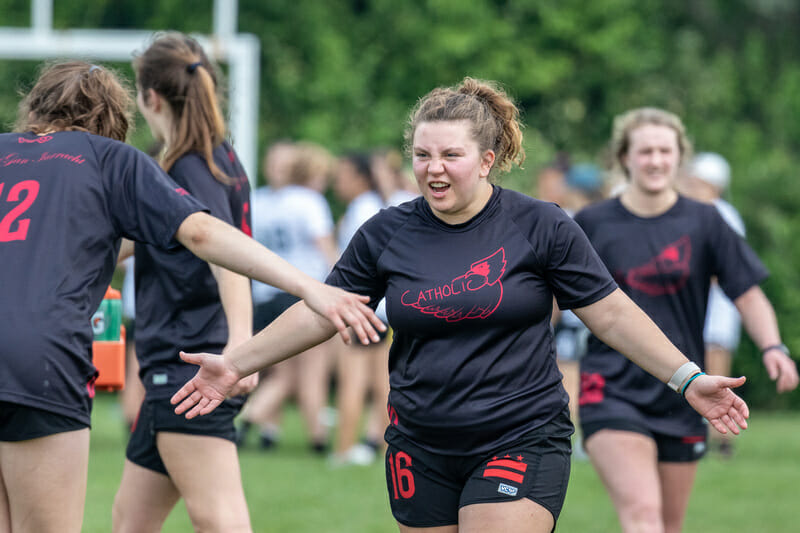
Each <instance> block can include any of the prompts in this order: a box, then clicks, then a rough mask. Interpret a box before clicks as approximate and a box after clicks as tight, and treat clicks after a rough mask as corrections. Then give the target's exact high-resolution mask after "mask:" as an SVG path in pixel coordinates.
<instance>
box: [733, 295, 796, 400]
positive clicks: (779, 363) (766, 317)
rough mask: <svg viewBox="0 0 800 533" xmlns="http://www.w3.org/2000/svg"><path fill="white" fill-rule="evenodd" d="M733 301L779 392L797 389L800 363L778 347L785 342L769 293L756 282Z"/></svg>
mask: <svg viewBox="0 0 800 533" xmlns="http://www.w3.org/2000/svg"><path fill="white" fill-rule="evenodd" d="M733 303H734V304H735V305H736V308H737V309H738V310H739V314H741V315H742V323H743V324H744V327H745V329H746V330H747V334H748V335H750V338H751V339H753V342H754V343H755V344H756V346H758V347H759V349H760V350H761V352H762V354H763V360H764V366H765V367H766V368H767V373H768V374H769V377H770V379H771V380H772V381H775V385H776V387H777V389H778V392H788V391H792V390H794V389H796V388H797V384H798V381H800V378H799V377H798V375H797V364H796V363H795V362H794V360H793V359H792V358H791V357H789V356H788V355H786V354H785V353H783V352H782V351H781V350H780V349H778V346H780V345H781V335H780V333H779V332H778V319H777V318H776V317H775V310H774V309H773V308H772V304H770V303H769V300H768V299H767V295H766V294H764V291H762V290H761V288H760V287H759V286H757V285H756V286H753V287H751V288H750V289H748V290H746V291H745V292H744V293H743V294H742V295H741V296H739V297H738V298H736V301H734V302H733ZM767 348H769V349H767Z"/></svg>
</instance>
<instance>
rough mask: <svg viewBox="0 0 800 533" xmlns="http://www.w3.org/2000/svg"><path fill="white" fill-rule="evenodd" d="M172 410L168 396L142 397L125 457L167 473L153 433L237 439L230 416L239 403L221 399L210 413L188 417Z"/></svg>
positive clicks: (236, 409)
mask: <svg viewBox="0 0 800 533" xmlns="http://www.w3.org/2000/svg"><path fill="white" fill-rule="evenodd" d="M174 409H175V406H174V405H172V404H170V403H169V399H168V398H163V399H145V400H144V402H143V403H142V406H141V407H140V408H139V414H138V415H137V417H136V421H135V422H134V423H133V427H132V428H131V438H130V440H129V441H128V449H127V450H126V451H125V456H126V457H127V458H128V460H130V461H131V462H132V463H135V464H137V465H139V466H141V467H144V468H148V469H150V470H155V471H156V472H160V473H162V474H164V475H169V474H168V473H167V468H166V467H165V466H164V462H163V461H162V460H161V454H159V453H158V447H157V446H156V434H157V433H158V432H159V431H167V432H170V433H185V434H188V435H203V436H207V437H219V438H222V439H226V440H229V441H231V442H236V439H235V435H236V432H235V430H234V427H233V417H235V416H236V414H237V413H238V412H239V409H240V407H239V406H237V405H230V404H229V402H223V403H222V404H221V405H219V406H218V407H217V408H216V409H214V410H213V411H211V412H210V413H209V414H207V415H203V416H198V417H196V418H193V419H191V420H187V419H186V417H185V416H184V415H176V414H175V411H174Z"/></svg>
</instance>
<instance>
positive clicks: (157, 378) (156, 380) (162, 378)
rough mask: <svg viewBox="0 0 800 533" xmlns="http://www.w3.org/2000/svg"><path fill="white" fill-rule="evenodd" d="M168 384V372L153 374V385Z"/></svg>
mask: <svg viewBox="0 0 800 533" xmlns="http://www.w3.org/2000/svg"><path fill="white" fill-rule="evenodd" d="M166 384H167V375H166V374H153V385H166Z"/></svg>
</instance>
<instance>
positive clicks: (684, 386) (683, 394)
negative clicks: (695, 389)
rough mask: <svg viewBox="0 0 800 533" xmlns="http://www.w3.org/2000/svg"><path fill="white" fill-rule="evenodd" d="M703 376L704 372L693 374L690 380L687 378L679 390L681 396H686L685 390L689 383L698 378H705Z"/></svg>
mask: <svg viewBox="0 0 800 533" xmlns="http://www.w3.org/2000/svg"><path fill="white" fill-rule="evenodd" d="M705 375H706V373H705V372H698V373H697V374H695V375H694V376H692V377H690V378H689V379H688V380H687V381H686V383H684V384H683V388H682V389H681V396H685V395H686V389H687V388H688V387H689V383H691V382H692V381H694V380H695V379H696V378H697V377H698V376H705Z"/></svg>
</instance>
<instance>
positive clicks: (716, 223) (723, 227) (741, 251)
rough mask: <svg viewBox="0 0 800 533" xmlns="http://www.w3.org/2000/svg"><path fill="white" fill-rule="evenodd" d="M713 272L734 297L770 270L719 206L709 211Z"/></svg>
mask: <svg viewBox="0 0 800 533" xmlns="http://www.w3.org/2000/svg"><path fill="white" fill-rule="evenodd" d="M706 212H707V215H706V216H707V217H708V219H709V220H708V224H707V226H708V227H709V228H710V230H711V231H710V232H709V238H710V239H709V242H708V245H709V248H710V250H711V258H712V259H711V261H712V263H711V264H712V274H714V275H716V276H717V279H718V281H719V286H720V287H722V290H723V291H724V292H725V294H726V295H727V296H728V298H730V299H731V300H735V299H736V298H738V297H739V296H741V295H742V294H743V293H744V292H745V291H747V290H748V289H750V288H751V287H753V286H754V285H758V284H759V283H761V282H762V281H764V280H765V279H766V278H767V277H768V276H769V271H768V270H767V268H766V267H765V266H764V264H763V263H762V262H761V260H760V259H759V258H758V256H757V255H756V253H755V252H754V251H753V249H752V248H751V247H750V245H748V244H747V242H746V241H745V240H744V238H743V237H742V236H740V235H739V234H738V233H736V231H735V230H734V229H733V228H732V227H731V226H730V225H729V224H728V223H727V222H726V221H725V219H723V218H722V216H721V215H720V214H719V212H718V211H717V209H715V208H713V207H711V208H710V209H708V210H707V211H706Z"/></svg>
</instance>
